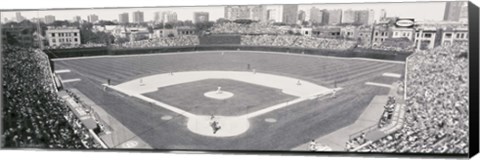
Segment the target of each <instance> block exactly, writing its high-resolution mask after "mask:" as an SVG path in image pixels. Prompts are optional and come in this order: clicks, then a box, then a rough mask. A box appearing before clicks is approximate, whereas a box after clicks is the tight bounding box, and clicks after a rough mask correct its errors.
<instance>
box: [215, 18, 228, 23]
mask: <svg viewBox="0 0 480 160" xmlns="http://www.w3.org/2000/svg"><path fill="white" fill-rule="evenodd" d="M229 22H231V21H230V20H228V19H225V18H219V19H217V23H218V24H223V23H229Z"/></svg>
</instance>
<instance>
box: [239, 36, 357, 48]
mask: <svg viewBox="0 0 480 160" xmlns="http://www.w3.org/2000/svg"><path fill="white" fill-rule="evenodd" d="M241 44H242V45H252V46H283V47H299V48H312V49H332V50H346V49H350V48H353V47H354V46H355V45H356V42H355V41H348V40H342V39H327V38H318V37H309V36H299V35H277V36H275V35H259V36H253V35H243V36H242V39H241Z"/></svg>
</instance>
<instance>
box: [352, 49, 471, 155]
mask: <svg viewBox="0 0 480 160" xmlns="http://www.w3.org/2000/svg"><path fill="white" fill-rule="evenodd" d="M467 51H468V47H467V46H466V45H453V46H448V47H442V46H440V47H437V48H434V49H432V50H428V51H418V52H416V53H414V54H413V55H412V56H411V57H409V59H408V60H407V64H406V65H407V68H408V69H407V75H406V76H407V91H406V92H407V97H406V114H405V123H404V126H403V128H402V129H400V130H397V131H396V132H394V133H393V134H391V135H388V136H386V137H384V138H382V139H380V140H378V141H375V142H373V143H372V144H370V145H368V146H366V147H364V148H362V149H361V150H360V151H366V152H409V153H457V154H459V153H460V154H462V153H463V154H465V153H468V148H469V146H468V142H469V140H468V131H469V125H468V123H469V117H468V115H469V109H468V107H469V105H468V104H469V98H468V58H466V56H465V55H468V54H467V53H466V52H467Z"/></svg>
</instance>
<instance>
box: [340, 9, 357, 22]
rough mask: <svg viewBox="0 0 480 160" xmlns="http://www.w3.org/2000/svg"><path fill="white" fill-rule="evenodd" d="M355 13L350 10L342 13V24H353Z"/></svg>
mask: <svg viewBox="0 0 480 160" xmlns="http://www.w3.org/2000/svg"><path fill="white" fill-rule="evenodd" d="M356 14H357V12H356V11H354V10H351V9H348V10H345V11H343V15H342V23H355V20H356V16H357V15H356Z"/></svg>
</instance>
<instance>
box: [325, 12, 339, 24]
mask: <svg viewBox="0 0 480 160" xmlns="http://www.w3.org/2000/svg"><path fill="white" fill-rule="evenodd" d="M341 21H342V10H341V9H336V10H329V11H328V24H329V25H336V24H340V23H341Z"/></svg>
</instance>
